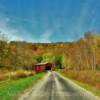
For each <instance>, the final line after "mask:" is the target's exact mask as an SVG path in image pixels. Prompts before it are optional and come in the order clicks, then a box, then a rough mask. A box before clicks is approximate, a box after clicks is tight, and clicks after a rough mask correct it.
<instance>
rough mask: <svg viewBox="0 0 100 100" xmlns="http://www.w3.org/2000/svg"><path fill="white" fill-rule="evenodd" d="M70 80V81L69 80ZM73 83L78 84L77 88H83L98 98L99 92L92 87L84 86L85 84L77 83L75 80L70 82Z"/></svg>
mask: <svg viewBox="0 0 100 100" xmlns="http://www.w3.org/2000/svg"><path fill="white" fill-rule="evenodd" d="M71 80H72V79H71ZM72 81H73V82H75V83H76V84H78V85H79V86H81V87H83V88H85V89H86V90H88V91H90V92H92V93H93V94H95V95H96V96H99V97H100V90H99V89H97V88H95V87H93V86H90V85H88V84H85V83H82V82H79V81H77V80H72Z"/></svg>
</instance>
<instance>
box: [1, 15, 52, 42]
mask: <svg viewBox="0 0 100 100" xmlns="http://www.w3.org/2000/svg"><path fill="white" fill-rule="evenodd" d="M10 21H11V19H10V18H8V17H5V16H0V36H1V35H5V36H6V37H7V39H8V40H9V41H28V42H50V40H49V38H50V37H51V35H52V32H50V31H46V32H44V33H41V35H40V36H39V37H38V38H36V34H34V33H30V32H29V30H28V29H25V28H21V27H20V28H19V27H17V28H13V27H11V26H10V25H9V22H10ZM20 33H24V35H25V36H23V35H21V34H20ZM0 39H1V38H0Z"/></svg>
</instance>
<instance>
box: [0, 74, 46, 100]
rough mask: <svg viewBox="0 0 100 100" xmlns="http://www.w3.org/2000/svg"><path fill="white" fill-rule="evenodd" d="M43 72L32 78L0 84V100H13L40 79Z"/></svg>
mask: <svg viewBox="0 0 100 100" xmlns="http://www.w3.org/2000/svg"><path fill="white" fill-rule="evenodd" d="M44 74H45V72H41V73H37V74H35V75H34V76H30V77H27V78H23V79H19V80H10V81H8V82H6V83H3V84H0V100H14V98H15V97H16V96H18V95H19V94H20V93H21V92H22V91H23V90H24V89H26V88H28V87H29V86H31V85H32V84H33V83H35V82H36V81H37V80H38V79H40V78H42V77H43V75H44Z"/></svg>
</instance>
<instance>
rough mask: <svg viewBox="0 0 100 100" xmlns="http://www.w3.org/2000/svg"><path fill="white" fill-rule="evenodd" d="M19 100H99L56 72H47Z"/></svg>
mask: <svg viewBox="0 0 100 100" xmlns="http://www.w3.org/2000/svg"><path fill="white" fill-rule="evenodd" d="M19 100H100V98H98V97H96V96H94V95H93V94H92V93H90V92H88V91H86V90H85V89H83V88H81V87H79V86H78V85H76V84H75V83H73V82H72V81H71V80H69V79H67V78H64V77H63V76H62V75H60V74H58V73H57V72H48V74H47V75H46V76H45V77H44V78H43V79H42V80H40V81H39V82H38V83H37V84H36V86H34V87H33V88H32V89H31V90H30V91H29V92H27V93H25V94H23V95H21V96H20V97H19Z"/></svg>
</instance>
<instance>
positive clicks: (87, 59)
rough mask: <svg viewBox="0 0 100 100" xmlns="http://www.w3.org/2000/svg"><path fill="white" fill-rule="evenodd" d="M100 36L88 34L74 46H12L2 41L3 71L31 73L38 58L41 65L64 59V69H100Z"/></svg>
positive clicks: (0, 62)
mask: <svg viewBox="0 0 100 100" xmlns="http://www.w3.org/2000/svg"><path fill="white" fill-rule="evenodd" d="M99 50H100V35H99V34H97V35H91V34H90V33H86V34H85V36H84V38H82V39H80V40H78V41H75V42H65V43H64V42H59V43H27V42H16V41H12V42H10V43H7V42H4V41H0V68H1V69H9V70H16V69H30V68H31V66H32V65H33V64H35V63H39V62H38V61H37V58H39V57H42V58H43V59H42V61H41V62H53V63H55V58H56V57H57V56H61V59H62V62H61V63H62V66H63V67H65V69H77V70H83V69H92V70H94V69H100V59H99V58H100V55H99V53H100V52H99Z"/></svg>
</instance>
